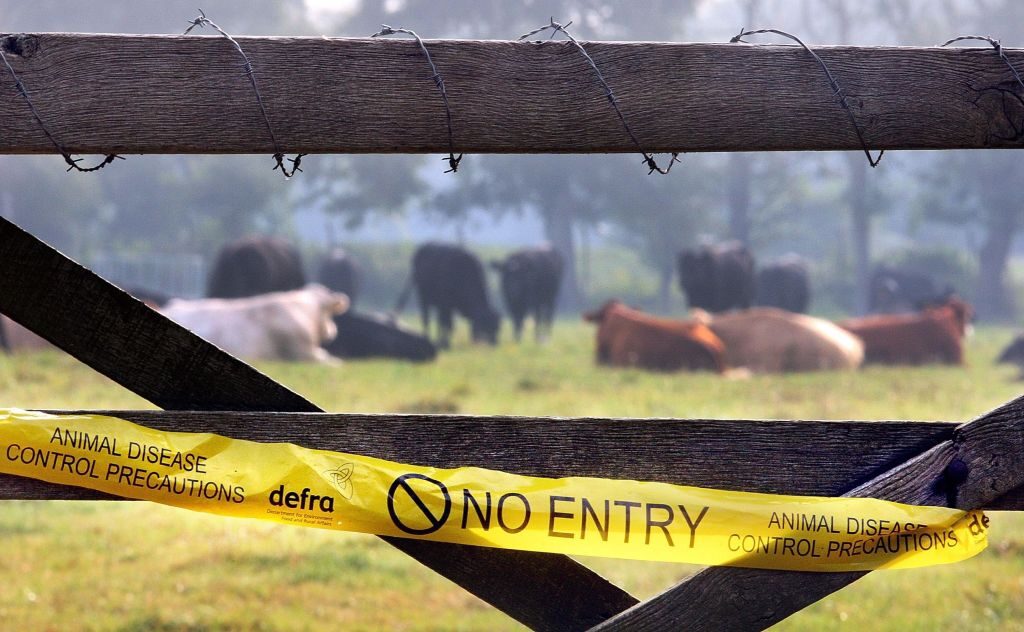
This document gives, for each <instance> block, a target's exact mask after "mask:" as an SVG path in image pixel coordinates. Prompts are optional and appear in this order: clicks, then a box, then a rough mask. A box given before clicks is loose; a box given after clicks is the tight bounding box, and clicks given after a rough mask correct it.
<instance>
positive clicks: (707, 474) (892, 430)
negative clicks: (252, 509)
mask: <svg viewBox="0 0 1024 632" xmlns="http://www.w3.org/2000/svg"><path fill="white" fill-rule="evenodd" d="M52 412H62V411H52ZM78 412H81V411H78ZM99 412H100V413H101V414H109V415H113V416H116V417H121V418H124V419H128V420H131V421H134V422H136V423H139V424H142V425H144V426H148V427H151V428H158V429H161V430H172V431H179V432H213V433H216V434H222V435H225V436H230V437H234V438H238V439H249V440H252V441H263V442H290V443H296V444H299V445H303V446H305V447H309V448H317V449H322V450H335V451H339V452H353V453H356V454H363V455H367V456H373V457H377V458H382V459H389V460H392V461H399V462H402V463H413V464H418V465H431V466H436V467H461V466H478V467H488V468H491V469H498V470H502V471H506V472H513V473H516V474H525V475H528V476H547V477H563V476H596V477H608V478H622V479H633V480H652V481H662V482H667V483H675V484H678V485H694V486H698V487H713V488H719V489H734V490H742V491H757V492H765V493H779V494H803V495H815V496H838V495H841V494H842V493H843V492H845V491H846V490H848V489H849V488H850V487H852V486H853V485H856V484H858V483H861V482H863V481H867V480H871V479H872V478H874V477H875V476H877V475H879V474H881V473H882V472H885V471H886V470H888V469H890V468H892V467H894V466H895V465H897V464H899V463H902V462H903V461H905V460H907V459H909V458H911V457H913V456H915V455H918V454H920V453H922V452H924V451H926V450H928V449H930V448H931V447H933V446H935V445H937V444H939V443H941V442H943V441H947V440H949V439H950V438H951V437H952V436H953V431H954V429H955V428H956V427H957V424H954V423H940V422H934V423H928V422H906V421H892V422H887V421H731V420H683V419H590V418H588V419H568V418H530V417H492V416H487V417H474V416H467V415H363V414H334V413H331V414H327V413H313V414H306V413H266V412H209V413H207V412H182V411H99ZM0 498H12V499H14V498H16V499H87V498H109V497H107V496H105V495H101V494H99V493H98V492H92V491H89V490H81V489H77V488H71V487H64V486H61V485H52V484H48V483H44V482H41V481H34V480H31V479H24V478H18V477H14V476H0ZM1021 501H1022V499H1021V498H1020V497H1019V496H1017V495H1011V496H1009V497H1007V499H1006V501H1004V502H1003V503H1002V504H999V505H992V506H995V507H997V508H1001V509H1024V502H1021Z"/></svg>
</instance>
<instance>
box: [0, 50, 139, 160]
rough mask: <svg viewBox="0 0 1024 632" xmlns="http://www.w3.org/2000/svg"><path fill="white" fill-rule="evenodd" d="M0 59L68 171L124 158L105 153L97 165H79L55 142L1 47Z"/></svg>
mask: <svg viewBox="0 0 1024 632" xmlns="http://www.w3.org/2000/svg"><path fill="white" fill-rule="evenodd" d="M0 59H3V60H4V66H6V67H7V70H8V72H10V73H11V77H12V78H13V79H14V87H15V89H17V90H18V93H19V94H21V96H22V97H24V99H25V103H27V104H28V109H29V110H30V111H31V112H32V116H33V117H34V118H35V119H36V123H38V124H39V128H40V129H41V130H43V134H45V135H46V138H48V139H49V140H50V142H51V143H53V146H54V147H56V148H57V151H58V152H60V155H61V156H63V157H64V162H66V163H67V164H68V171H71V170H75V171H78V172H81V173H91V172H93V171H99V170H100V169H102V168H103V167H106V166H107V165H109V164H110V163H112V162H114V160H124V156H118V155H117V154H107V155H106V156H105V157H104V158H103V161H102V162H100V163H99V164H97V165H93V166H92V167H80V166H79V165H78V163H80V162H81V161H82V159H81V158H72V157H71V154H69V153H68V152H67V150H65V149H64V146H63V145H61V144H60V143H59V142H57V139H56V137H54V135H53V134H52V133H51V132H50V129H49V128H48V127H47V126H46V123H44V122H43V117H41V116H40V115H39V111H38V110H37V109H36V106H35V104H34V103H33V102H32V97H30V96H29V94H28V88H26V87H25V84H24V83H22V81H21V78H20V77H18V73H16V72H15V71H14V66H12V65H11V62H9V61H7V54H6V53H5V52H4V51H3V48H2V47H0Z"/></svg>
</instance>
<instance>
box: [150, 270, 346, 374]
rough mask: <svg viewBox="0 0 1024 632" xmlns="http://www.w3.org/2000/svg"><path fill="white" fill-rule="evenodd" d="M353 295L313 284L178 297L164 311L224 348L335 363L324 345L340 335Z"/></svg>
mask: <svg viewBox="0 0 1024 632" xmlns="http://www.w3.org/2000/svg"><path fill="white" fill-rule="evenodd" d="M346 309H348V297H347V296H345V295H344V294H337V293H334V292H331V291H330V290H328V289H327V288H325V287H324V286H322V285H319V284H315V283H311V284H309V285H307V286H305V287H303V288H302V289H299V290H291V291H288V292H271V293H267V294H260V295H258V296H251V297H247V298H228V299H220V298H206V299H194V300H188V299H172V300H171V301H170V302H168V303H167V305H165V306H164V307H163V308H161V309H160V310H159V311H160V313H162V314H163V315H164V316H166V317H167V318H170V319H171V320H173V321H174V322H176V323H178V324H179V325H181V326H182V327H185V328H186V329H189V330H191V331H192V332H193V333H195V334H196V335H198V336H199V337H201V338H204V339H206V340H207V341H209V342H211V343H213V344H214V345H217V346H218V347H220V348H221V349H223V350H224V351H227V352H228V353H231V354H232V355H235V356H238V357H240V358H247V359H252V360H297V361H309V362H331V361H332V358H331V355H330V354H329V353H327V352H326V351H325V350H323V349H322V348H321V347H320V345H321V344H323V343H324V342H328V341H330V340H333V339H334V337H335V335H337V329H336V327H335V325H334V320H333V319H332V317H333V316H335V315H338V314H342V313H344V312H345V310H346Z"/></svg>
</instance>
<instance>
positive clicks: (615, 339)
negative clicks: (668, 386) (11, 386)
mask: <svg viewBox="0 0 1024 632" xmlns="http://www.w3.org/2000/svg"><path fill="white" fill-rule="evenodd" d="M583 319H584V320H586V321H589V322H592V323H596V324H597V362H598V363H599V364H609V365H613V366H631V367H640V368H644V369H654V370H658V371H676V370H679V369H687V370H704V371H715V372H717V373H723V372H725V354H724V348H723V346H722V341H721V340H719V339H718V337H717V336H715V334H713V333H712V332H711V330H710V329H708V328H707V327H706V326H705V325H704V324H702V323H699V322H686V321H681V320H670V319H667V318H657V317H655V316H651V315H649V314H645V313H643V312H640V311H637V310H635V309H631V308H629V307H626V306H625V305H623V304H622V303H621V302H619V301H615V300H612V301H608V302H607V303H605V304H604V306H603V307H601V308H600V309H598V310H597V311H594V312H589V313H587V314H584V315H583Z"/></svg>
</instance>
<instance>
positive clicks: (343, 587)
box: [0, 321, 1024, 630]
mask: <svg viewBox="0 0 1024 632" xmlns="http://www.w3.org/2000/svg"><path fill="white" fill-rule="evenodd" d="M1011 335H1012V331H1011V330H1010V329H1008V328H982V329H981V331H979V333H978V335H977V336H976V337H974V338H972V339H971V340H970V343H969V350H968V360H969V365H968V366H967V367H965V368H961V367H924V368H912V369H911V368H902V369H901V368H869V369H866V370H863V371H860V372H857V373H841V374H828V373H821V374H806V375H789V376H761V377H754V378H751V379H736V380H732V379H722V378H719V377H716V376H712V375H703V374H655V373H645V372H640V371H632V370H612V369H606V368H600V367H596V366H594V363H593V330H592V329H591V328H589V327H587V326H585V325H583V324H582V323H577V322H569V321H563V322H560V323H558V325H557V327H556V332H555V338H554V340H553V342H552V343H551V344H550V345H547V346H538V345H536V344H534V343H533V342H527V343H524V344H523V345H521V346H516V345H512V344H509V343H506V344H503V345H501V346H500V347H498V348H497V349H488V348H480V347H474V346H471V345H469V344H467V343H466V342H465V338H466V332H465V330H461V331H460V332H459V333H458V336H457V344H456V347H455V349H453V350H452V351H451V352H448V353H445V354H443V355H442V356H441V357H440V358H439V360H438V361H437V362H435V363H432V364H427V365H413V364H405V363H397V362H388V361H368V362H349V363H346V364H344V365H343V366H340V367H320V366H305V365H285V364H265V365H261V366H260V368H261V369H263V370H265V371H266V372H267V373H268V374H270V375H271V376H272V377H274V378H275V379H278V380H280V381H282V382H283V383H285V384H287V385H289V386H290V387H292V388H294V389H295V390H297V391H299V392H301V393H303V394H305V395H307V396H308V397H310V398H311V399H312V400H313V401H315V402H316V403H317V404H318V405H320V406H322V407H323V408H325V409H327V410H332V411H359V412H394V411H404V412H413V411H415V412H425V411H436V412H460V413H474V414H499V413H500V414H519V415H555V416H563V415H564V416H586V415H599V416H639V417H646V416H675V417H718V418H793V419H813V418H822V419H920V420H966V419H969V418H972V417H974V416H977V415H979V414H981V413H983V412H985V411H986V410H988V409H991V408H993V407H994V406H997V405H999V404H1000V403H1002V402H1004V401H1006V400H1008V399H1011V398H1013V397H1015V396H1016V395H1017V394H1019V392H1020V391H1021V390H1022V384H1024V383H1021V382H1017V381H1016V380H1015V378H1016V370H1015V369H1012V368H1010V367H997V366H994V365H993V363H992V360H993V358H994V357H995V355H996V354H997V353H998V350H999V348H1000V347H1001V346H1002V345H1003V344H1005V343H1006V341H1007V340H1009V338H1010V337H1011ZM0 403H2V404H3V405H5V406H19V407H26V408H32V407H41V408H115V409H118V408H121V409H124V408H144V407H149V405H148V404H147V403H146V402H145V401H143V400H141V399H139V398H137V397H135V396H134V395H131V394H130V393H127V392H125V391H124V390H123V389H121V388H120V387H118V386H117V385H116V384H113V383H112V382H110V381H109V380H106V379H105V378H102V377H100V376H98V375H96V374H95V373H94V372H92V371H91V370H90V369H88V368H86V367H83V366H82V365H80V364H78V363H77V362H75V361H74V360H72V359H70V358H68V357H67V356H63V355H61V354H57V353H45V354H38V355H34V356H15V357H0ZM993 522H994V525H995V526H994V529H993V532H992V544H991V547H990V549H989V550H988V551H986V552H985V553H983V554H982V555H981V556H979V557H978V558H975V559H973V560H970V561H968V562H964V563H961V564H956V565H951V566H943V567H934V568H926V569H916V570H904V571H885V572H878V573H872V574H871V575H869V576H868V577H866V578H865V579H863V580H861V581H859V582H857V583H856V584H855V585H853V586H851V587H850V588H847V589H845V590H843V591H840V592H839V593H837V594H835V595H833V596H831V597H829V598H827V599H825V600H823V601H822V602H820V603H818V604H816V605H814V606H812V607H811V608H809V609H807V610H806V611H804V612H802V613H800V614H798V615H796V616H794V617H791V618H790V619H789V620H787V621H785V622H784V623H783V624H781V625H780V626H779V628H780V629H784V630H791V629H797V630H804V629H807V630H811V629H813V630H819V629H833V628H840V627H844V628H845V627H850V626H852V627H853V628H870V629H892V630H896V629H915V630H916V629H936V628H938V629H949V628H957V629H968V630H972V629H977V630H981V629H992V628H998V629H1024V623H1022V622H1024V518H1022V517H1018V516H1016V515H1012V514H995V515H994V517H993ZM0 542H2V543H3V548H2V550H0V551H2V552H0V621H2V622H3V625H2V626H0V627H2V628H4V629H68V628H71V629H85V630H320V629H327V628H331V629H344V630H379V629H401V630H502V629H519V628H518V626H517V625H516V624H515V623H514V622H512V621H510V620H509V619H507V618H506V617H504V615H502V614H500V613H498V612H496V611H494V610H493V609H491V608H490V607H489V606H487V605H486V604H483V603H482V602H480V601H479V600H477V599H475V598H474V597H472V596H470V595H469V594H467V593H466V592H464V591H463V590H461V589H459V588H458V587H456V586H454V585H453V584H451V583H449V582H448V581H447V580H444V579H443V578H440V577H438V576H437V575H436V574H434V573H433V572H431V571H429V570H426V569H425V568H424V567H422V566H420V565H419V564H417V563H415V562H413V561H412V560H410V559H409V558H406V557H405V556H403V555H401V554H400V553H398V552H396V551H395V550H393V549H391V548H390V547H389V546H387V545H385V544H384V543H383V542H381V541H380V540H378V539H376V538H373V537H370V536H363V535H357V534H346V533H335V532H328V531H321V530H316V529H301V528H295V527H287V526H281V525H276V524H271V523H263V522H257V521H249V520H241V519H227V518H218V517H213V516H207V515H203V514H197V513H189V512H185V511H182V510H176V509H171V508H167V507H161V506H157V505H151V504H147V503H95V502H94V503H84V502H48V503H40V502H14V501H7V502H3V503H0ZM583 561H584V563H586V564H588V565H590V566H592V567H593V568H595V569H597V570H598V571H599V572H601V573H602V574H604V575H606V576H608V577H609V578H610V579H611V580H612V581H614V582H615V583H618V584H620V585H622V586H624V587H625V588H627V589H628V590H630V591H631V592H633V593H634V594H636V595H637V596H639V597H648V596H651V595H653V594H656V593H657V592H660V591H661V590H664V589H665V588H667V587H668V586H671V585H672V584H674V583H675V582H677V581H679V580H680V579H682V578H683V577H685V576H687V575H689V574H691V573H693V572H695V571H696V570H697V568H696V567H693V566H684V565H677V564H665V563H640V562H623V561H617V560H607V559H589V558H587V559H584V560H583ZM764 589H765V590H771V589H772V587H771V586H765V587H764Z"/></svg>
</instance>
